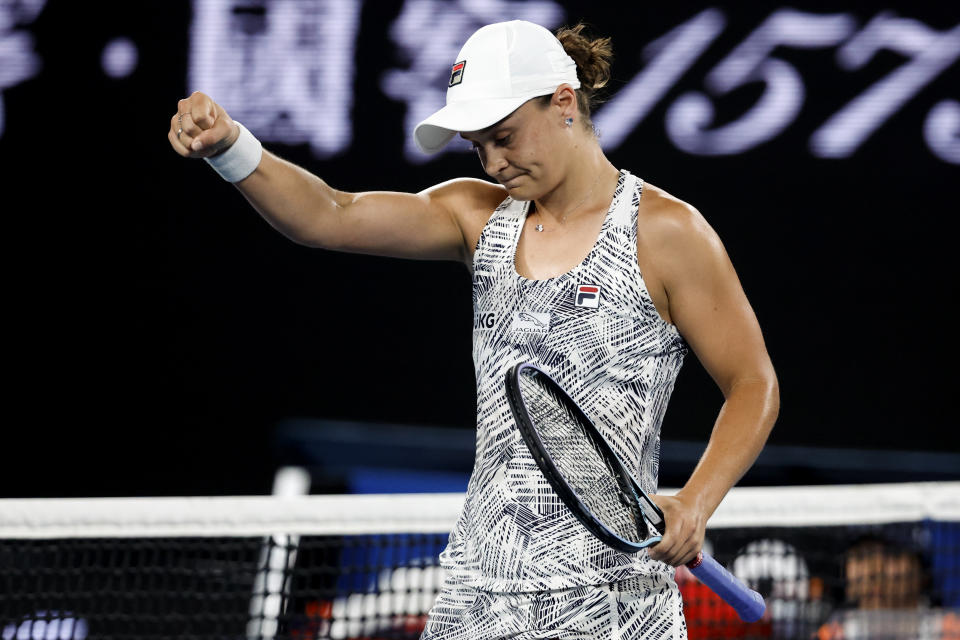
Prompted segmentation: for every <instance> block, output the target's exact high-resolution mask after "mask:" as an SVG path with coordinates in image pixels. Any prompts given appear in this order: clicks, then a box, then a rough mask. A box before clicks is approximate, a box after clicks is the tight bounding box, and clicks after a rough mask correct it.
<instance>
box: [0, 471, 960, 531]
mask: <svg viewBox="0 0 960 640" xmlns="http://www.w3.org/2000/svg"><path fill="white" fill-rule="evenodd" d="M661 493H664V494H670V493H672V491H670V490H666V489H665V490H663V491H661ZM463 502H464V494H462V493H433V494H424V493H420V494H392V495H330V496H302V497H296V498H277V497H270V496H255V497H246V496H240V497H191V498H64V499H59V498H53V499H51V498H44V499H2V500H0V538H5V539H27V538H36V539H41V538H47V539H49V538H67V537H79V538H104V537H110V538H136V537H186V536H196V537H216V536H235V537H242V536H269V535H274V534H288V535H293V534H299V535H364V534H389V533H447V532H449V531H450V529H451V527H452V526H453V523H454V522H455V521H456V519H457V516H458V514H459V513H460V510H461V509H462V507H463ZM924 519H932V520H941V521H960V482H920V483H897V484H876V485H831V486H812V487H810V486H806V487H805V486H798V487H782V486H781V487H736V488H734V489H732V490H731V491H730V493H729V494H727V497H726V498H725V499H724V501H723V502H722V503H721V505H720V507H719V508H718V509H717V511H716V513H714V515H713V517H712V518H711V519H710V522H709V523H708V528H712V529H713V528H716V529H720V528H734V527H743V526H797V525H810V526H830V525H843V524H885V523H890V522H909V521H919V520H924Z"/></svg>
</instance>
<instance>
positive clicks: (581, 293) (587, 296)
mask: <svg viewBox="0 0 960 640" xmlns="http://www.w3.org/2000/svg"><path fill="white" fill-rule="evenodd" d="M575 304H576V306H578V307H587V308H588V309H596V308H598V307H599V306H600V287H599V286H597V285H595V284H581V285H577V297H576V299H575Z"/></svg>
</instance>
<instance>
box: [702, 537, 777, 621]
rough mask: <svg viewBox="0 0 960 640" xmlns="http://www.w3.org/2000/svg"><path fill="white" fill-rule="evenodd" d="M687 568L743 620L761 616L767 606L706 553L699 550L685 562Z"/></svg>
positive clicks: (758, 596)
mask: <svg viewBox="0 0 960 640" xmlns="http://www.w3.org/2000/svg"><path fill="white" fill-rule="evenodd" d="M687 568H688V569H690V572H691V573H693V575H695V576H697V578H699V580H700V582H702V583H703V584H705V585H707V586H708V587H710V589H711V590H713V592H714V593H715V594H717V595H718V596H720V597H721V598H723V600H724V602H726V603H727V604H729V605H730V606H731V607H733V608H734V610H735V611H736V612H737V614H738V615H739V616H740V619H741V620H743V621H744V622H756V621H757V620H759V619H760V618H761V617H762V616H763V612H764V610H765V609H766V608H767V605H766V604H765V603H764V602H763V596H761V595H760V594H759V593H757V592H756V591H754V590H753V589H751V588H750V587H748V586H747V585H745V584H743V582H741V581H740V579H739V578H737V576H735V575H733V574H732V573H730V572H729V571H727V570H726V569H725V568H724V567H723V565H721V564H720V563H719V562H717V561H716V560H714V559H713V558H711V557H710V556H708V555H707V554H705V553H703V552H702V551H701V552H700V553H699V554H697V558H696V560H694V561H693V562H689V563H687Z"/></svg>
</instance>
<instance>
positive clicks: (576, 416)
mask: <svg viewBox="0 0 960 640" xmlns="http://www.w3.org/2000/svg"><path fill="white" fill-rule="evenodd" d="M506 386H507V398H508V400H509V402H510V409H511V410H512V411H513V416H514V418H515V419H516V422H517V426H518V427H519V429H520V434H521V435H522V436H523V440H524V442H526V444H527V447H528V448H529V449H530V453H531V454H532V455H533V459H534V460H536V462H537V466H539V467H540V470H541V471H542V472H543V475H544V476H546V478H547V481H548V482H549V483H550V485H551V486H552V487H553V490H554V491H555V492H556V493H557V495H558V496H559V497H560V499H561V500H563V503H564V504H565V505H566V506H567V507H568V508H569V509H570V511H572V512H573V514H574V515H575V516H576V517H577V519H578V520H580V522H582V523H583V525H584V526H585V527H586V528H587V530H589V531H590V532H591V533H592V534H593V535H595V536H596V537H597V538H599V539H600V540H602V541H603V542H604V543H606V544H607V545H609V546H611V547H613V548H614V549H619V550H620V551H625V552H627V553H636V552H638V551H640V550H641V549H644V548H646V547H649V546H652V545H655V544H656V543H658V542H660V540H661V539H662V537H663V533H664V531H665V530H666V522H665V521H664V518H663V511H661V510H660V508H659V507H658V506H657V505H656V504H655V503H654V502H653V501H652V500H651V499H650V497H649V496H648V495H647V494H646V493H645V492H644V491H643V489H641V488H640V485H638V484H637V482H636V481H635V480H634V479H633V476H631V475H630V472H629V471H627V469H626V467H625V466H624V465H623V463H622V462H621V461H620V458H618V457H617V454H616V453H615V452H614V451H613V449H611V448H610V445H609V444H608V443H607V441H606V440H605V439H604V437H603V436H602V435H601V434H600V432H599V431H597V428H596V427H595V426H594V425H593V423H592V422H591V421H590V419H589V418H587V416H586V414H584V413H583V411H582V410H581V409H580V407H579V406H577V403H576V402H574V401H573V399H571V398H570V396H568V395H567V394H566V392H565V391H564V390H563V389H562V388H560V385H558V384H557V383H556V382H554V381H553V379H552V378H550V376H548V375H547V374H546V373H544V372H543V371H541V370H540V369H538V368H537V367H535V366H534V365H532V364H517V365H514V366H513V367H511V368H510V370H509V371H508V372H507V380H506ZM687 568H689V569H690V571H691V572H692V573H693V574H694V575H695V576H697V578H699V579H700V581H701V582H703V583H704V584H705V585H707V586H708V587H710V588H711V589H712V590H713V591H714V592H715V593H716V594H717V595H718V596H720V597H721V598H723V600H724V601H726V602H727V603H728V604H729V605H730V606H732V607H733V608H734V609H735V610H736V612H737V613H738V614H739V616H740V618H741V619H742V620H744V621H745V622H754V621H756V620H759V619H760V617H761V616H762V615H763V611H764V609H765V608H766V605H765V604H764V602H763V598H762V597H761V596H760V594H759V593H757V592H756V591H753V590H752V589H750V588H749V587H747V586H746V585H745V584H743V582H741V581H740V580H739V579H738V578H737V577H736V576H734V575H733V574H732V573H730V572H729V571H727V570H726V569H725V568H724V567H723V566H722V565H720V563H718V562H717V561H716V560H714V559H713V558H711V557H710V556H709V555H707V554H705V553H703V552H700V553H699V554H698V555H697V558H696V560H694V561H693V562H691V563H689V564H687Z"/></svg>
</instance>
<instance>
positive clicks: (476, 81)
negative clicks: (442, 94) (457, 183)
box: [413, 20, 580, 153]
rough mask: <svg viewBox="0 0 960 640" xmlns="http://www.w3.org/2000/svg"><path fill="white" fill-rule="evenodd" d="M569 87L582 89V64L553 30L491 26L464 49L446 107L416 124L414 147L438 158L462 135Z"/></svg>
mask: <svg viewBox="0 0 960 640" xmlns="http://www.w3.org/2000/svg"><path fill="white" fill-rule="evenodd" d="M564 83H566V84H569V85H570V86H572V87H573V88H574V89H579V88H580V81H579V80H577V63H575V62H574V61H573V58H571V57H570V56H568V55H567V53H566V52H565V51H564V50H563V45H561V44H560V41H559V40H557V38H556V36H554V35H553V34H552V33H550V31H548V30H547V29H545V28H543V27H541V26H540V25H538V24H534V23H532V22H526V21H524V20H513V21H511V22H498V23H496V24H488V25H487V26H485V27H481V28H480V29H478V30H477V31H476V32H475V33H474V34H473V35H472V36H470V39H469V40H467V42H466V44H464V45H463V48H462V49H460V53H459V54H458V55H457V60H456V62H455V63H454V65H453V69H452V70H451V72H450V81H449V82H448V88H447V106H445V107H444V108H442V109H440V110H439V111H437V112H436V113H434V114H433V115H432V116H430V117H429V118H427V119H426V120H424V121H423V122H421V123H420V124H418V125H417V128H416V129H414V130H413V139H414V142H416V144H417V146H418V147H419V148H420V150H421V151H423V152H424V153H434V152H436V151H439V150H440V149H442V148H443V147H444V146H446V144H447V143H448V142H450V140H451V139H453V136H455V135H456V134H457V133H458V132H460V131H477V130H479V129H485V128H486V127H489V126H490V125H492V124H496V123H497V122H499V121H500V120H503V119H504V118H506V117H507V116H508V115H510V114H511V113H513V112H514V111H515V110H516V109H517V108H518V107H519V106H520V105H522V104H523V103H524V102H526V101H527V100H529V99H531V98H536V97H537V96H544V95H549V94H552V93H553V92H554V91H556V90H557V87H559V86H560V85H561V84H564Z"/></svg>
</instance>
